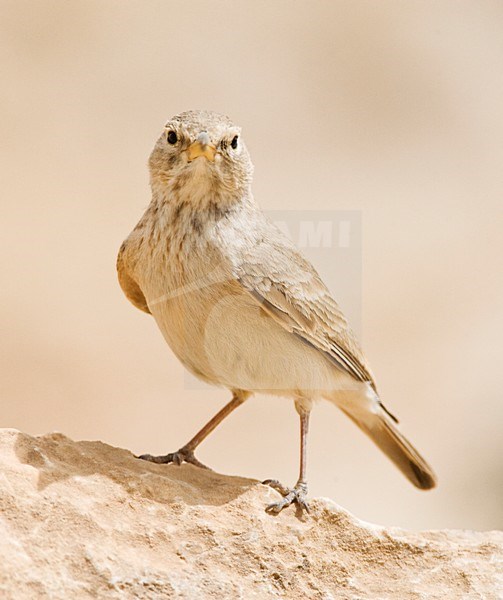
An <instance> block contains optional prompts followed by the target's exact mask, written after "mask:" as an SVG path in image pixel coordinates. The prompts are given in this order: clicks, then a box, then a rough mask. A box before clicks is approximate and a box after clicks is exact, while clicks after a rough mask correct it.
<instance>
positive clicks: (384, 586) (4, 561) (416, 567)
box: [0, 429, 503, 600]
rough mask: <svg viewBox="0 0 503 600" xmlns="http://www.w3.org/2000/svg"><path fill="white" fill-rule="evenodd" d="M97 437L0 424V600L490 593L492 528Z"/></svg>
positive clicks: (494, 563)
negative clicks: (288, 487)
mask: <svg viewBox="0 0 503 600" xmlns="http://www.w3.org/2000/svg"><path fill="white" fill-rule="evenodd" d="M277 497H278V496H277V494H276V492H274V491H273V490H271V489H269V488H268V487H266V486H263V485H262V484H260V483H259V482H257V481H253V480H251V479H243V478H240V477H228V476H224V475H219V474H218V473H214V472H212V471H206V470H203V469H198V468H196V467H193V466H192V465H182V466H181V467H178V466H174V465H169V466H166V465H154V464H150V463H145V462H143V461H139V460H138V459H136V458H134V456H133V455H132V454H131V453H130V452H128V451H126V450H120V449H118V448H113V447H111V446H107V445H106V444H103V443H101V442H73V441H72V440H70V439H68V438H67V437H65V436H63V435H61V434H51V435H46V436H42V437H30V436H28V435H25V434H23V433H20V432H18V431H14V430H10V429H3V430H0V510H1V513H0V560H1V567H0V597H1V598H2V599H5V600H10V599H12V600H22V599H25V598H26V599H30V600H32V599H34V598H35V599H37V598H50V599H51V600H52V599H60V598H61V599H65V600H67V599H69V598H77V599H79V598H90V599H91V598H92V599H95V598H107V599H108V598H151V599H162V598H190V599H192V598H197V599H205V598H219V599H220V598H232V599H235V598H243V599H245V598H246V599H247V600H248V599H251V598H258V599H263V598H299V599H304V598H319V599H320V600H321V599H324V600H329V599H334V600H335V599H346V598H347V599H364V598H379V599H393V598H397V599H400V600H407V599H409V598H411V599H412V598H414V599H419V598H439V599H440V598H442V599H445V598H448V599H455V598H463V599H466V598H483V599H492V598H494V599H496V598H501V597H503V534H502V533H501V532H496V531H495V532H486V533H476V532H471V531H429V532H422V533H412V532H407V531H403V530H400V529H395V528H391V529H390V528H387V529H385V528H382V527H378V526H375V525H369V524H366V523H363V522H361V521H358V520H357V519H356V518H355V517H353V516H351V515H350V514H349V513H347V512H346V511H344V510H343V509H341V508H339V507H338V506H337V505H335V504H334V503H333V502H331V501H329V500H325V499H315V500H311V513H310V514H309V515H299V514H298V513H297V511H296V509H295V508H294V507H290V508H289V509H286V510H285V511H284V512H283V513H281V514H280V515H279V516H271V515H269V514H267V513H266V512H265V511H264V507H265V506H266V505H267V504H268V503H270V502H272V501H274V500H275V499H276V498H277Z"/></svg>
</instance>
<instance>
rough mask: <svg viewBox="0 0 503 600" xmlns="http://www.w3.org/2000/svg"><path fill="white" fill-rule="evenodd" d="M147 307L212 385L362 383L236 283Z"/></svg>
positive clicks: (284, 390)
mask: <svg viewBox="0 0 503 600" xmlns="http://www.w3.org/2000/svg"><path fill="white" fill-rule="evenodd" d="M149 306H150V309H151V311H152V313H153V315H154V317H155V319H156V321H157V323H158V325H159V328H160V329H161V331H162V333H163V335H164V337H165V339H166V341H167V342H168V344H169V345H170V347H171V348H172V350H173V352H174V353H175V354H176V356H177V357H178V358H179V359H180V361H181V362H182V363H183V364H184V366H185V367H186V368H187V369H188V370H189V371H191V372H192V373H193V374H194V375H196V376H197V377H199V378H201V379H203V380H205V381H207V382H209V383H212V384H217V385H222V386H225V387H227V388H231V389H244V390H250V391H257V392H258V391H263V392H266V393H273V394H278V395H288V396H291V395H297V394H303V395H310V396H315V395H323V394H324V392H326V391H327V390H337V389H353V388H354V387H355V386H357V385H359V383H358V382H356V381H355V380H354V379H353V378H352V377H351V376H350V375H348V374H347V373H346V372H345V371H342V370H340V369H337V367H335V366H334V365H333V364H331V363H330V362H329V361H328V360H327V359H326V358H325V357H324V356H323V355H322V353H320V352H319V351H317V350H315V349H314V348H312V347H311V346H309V345H308V344H306V343H305V342H304V341H302V339H301V338H299V337H298V336H296V335H295V334H293V333H290V332H289V331H287V330H286V329H283V327H281V325H279V324H278V323H276V321H274V320H273V319H272V318H271V317H270V316H269V315H268V314H267V313H266V312H265V311H264V310H263V309H262V308H261V307H260V305H259V304H258V303H257V302H256V301H255V299H254V298H252V297H251V296H250V295H249V294H247V293H246V292H241V291H236V288H235V287H232V286H226V285H225V284H221V285H216V286H210V287H207V288H203V289H201V290H195V291H190V292H188V293H186V294H182V295H179V296H175V297H172V298H169V299H167V300H164V301H162V302H159V303H156V304H155V305H149Z"/></svg>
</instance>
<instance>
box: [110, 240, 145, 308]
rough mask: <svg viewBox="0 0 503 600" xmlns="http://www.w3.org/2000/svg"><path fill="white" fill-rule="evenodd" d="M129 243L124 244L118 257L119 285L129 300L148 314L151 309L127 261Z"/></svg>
mask: <svg viewBox="0 0 503 600" xmlns="http://www.w3.org/2000/svg"><path fill="white" fill-rule="evenodd" d="M126 248H127V241H126V242H124V243H123V244H122V246H121V247H120V250H119V254H118V256H117V276H118V278H119V283H120V286H121V288H122V291H123V292H124V294H125V296H126V297H127V299H128V300H129V301H130V302H131V303H132V304H134V305H135V306H136V308H139V309H140V310H142V311H143V312H146V313H148V314H151V313H150V309H149V307H148V304H147V300H146V299H145V295H144V294H143V292H142V291H141V288H140V286H139V285H138V283H137V282H136V281H135V280H134V279H133V276H132V275H131V272H130V270H129V269H128V268H127V260H126Z"/></svg>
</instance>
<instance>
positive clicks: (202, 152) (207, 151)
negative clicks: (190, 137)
mask: <svg viewBox="0 0 503 600" xmlns="http://www.w3.org/2000/svg"><path fill="white" fill-rule="evenodd" d="M187 153H188V158H189V162H190V161H192V160H194V159H195V158H198V157H199V156H204V157H205V158H207V159H208V160H210V161H211V162H214V161H215V154H216V153H217V149H216V148H215V146H213V145H212V144H210V138H209V136H208V134H207V133H206V132H205V131H203V132H202V133H200V134H199V135H198V136H197V140H196V141H195V142H193V143H192V144H191V145H190V146H189V147H188V149H187Z"/></svg>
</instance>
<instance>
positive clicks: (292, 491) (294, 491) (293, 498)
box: [262, 479, 309, 515]
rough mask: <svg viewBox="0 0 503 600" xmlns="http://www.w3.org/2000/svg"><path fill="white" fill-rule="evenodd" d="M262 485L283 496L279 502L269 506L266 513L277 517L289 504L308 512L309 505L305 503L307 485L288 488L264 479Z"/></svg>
mask: <svg viewBox="0 0 503 600" xmlns="http://www.w3.org/2000/svg"><path fill="white" fill-rule="evenodd" d="M262 483H263V484H264V485H268V486H270V487H272V488H273V490H276V491H277V492H279V493H280V494H281V495H282V496H283V499H282V500H280V501H279V502H274V503H273V504H269V506H268V507H267V508H266V512H268V513H272V514H274V515H277V514H278V513H280V512H281V511H282V510H283V509H284V508H286V507H287V506H290V504H296V505H297V506H298V507H299V508H300V509H301V510H305V511H306V512H307V513H308V512H309V504H308V503H307V501H306V496H307V483H296V485H295V487H294V488H288V487H286V486H284V485H283V484H282V483H280V482H279V481H277V480H276V479H266V480H265V481H263V482H262Z"/></svg>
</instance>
